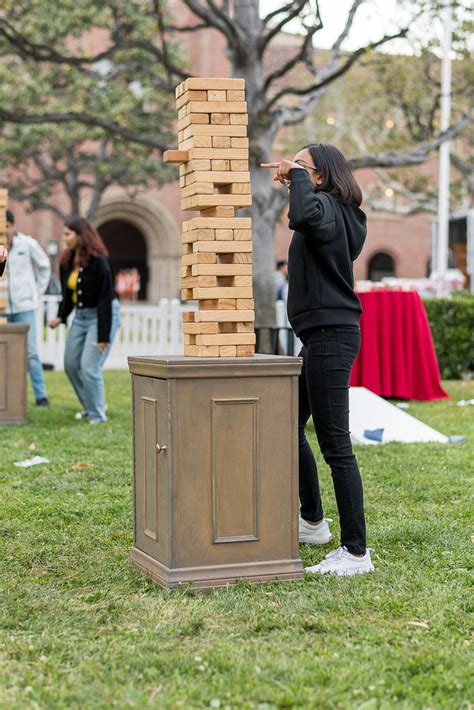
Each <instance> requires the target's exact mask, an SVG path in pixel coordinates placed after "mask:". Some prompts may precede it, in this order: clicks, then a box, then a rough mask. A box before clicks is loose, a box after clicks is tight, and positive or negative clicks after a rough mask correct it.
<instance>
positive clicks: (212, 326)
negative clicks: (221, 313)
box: [183, 321, 219, 335]
mask: <svg viewBox="0 0 474 710" xmlns="http://www.w3.org/2000/svg"><path fill="white" fill-rule="evenodd" d="M218 332H219V324H218V323H217V322H212V321H204V322H202V323H184V324H183V333H185V334H187V335H188V334H189V335H203V334H205V333H207V334H212V333H216V334H217V333H218Z"/></svg>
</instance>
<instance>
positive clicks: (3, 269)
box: [0, 261, 7, 276]
mask: <svg viewBox="0 0 474 710" xmlns="http://www.w3.org/2000/svg"><path fill="white" fill-rule="evenodd" d="M6 265H7V262H6V261H2V263H1V264H0V276H3V272H4V271H5V267H6Z"/></svg>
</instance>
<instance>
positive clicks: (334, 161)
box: [304, 143, 362, 207]
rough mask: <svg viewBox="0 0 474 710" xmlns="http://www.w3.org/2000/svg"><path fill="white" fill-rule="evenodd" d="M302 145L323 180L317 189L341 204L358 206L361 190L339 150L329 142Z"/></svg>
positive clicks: (360, 199)
mask: <svg viewBox="0 0 474 710" xmlns="http://www.w3.org/2000/svg"><path fill="white" fill-rule="evenodd" d="M304 147H305V149H306V150H308V151H309V153H310V155H311V157H312V159H313V162H314V165H315V167H316V168H318V169H319V170H320V171H321V177H322V178H323V182H322V184H321V185H318V188H317V189H318V190H321V191H322V192H327V193H328V194H329V195H332V196H333V197H334V198H335V199H336V200H337V201H338V202H340V203H341V204H342V205H356V206H357V207H360V204H361V202H362V190H361V189H360V186H359V183H358V182H357V180H356V179H355V177H354V176H353V174H352V172H351V169H350V167H349V163H348V162H347V160H346V159H345V157H344V156H343V154H342V153H341V151H340V150H338V149H337V148H336V146H334V145H330V144H329V143H309V144H308V145H305V146H304Z"/></svg>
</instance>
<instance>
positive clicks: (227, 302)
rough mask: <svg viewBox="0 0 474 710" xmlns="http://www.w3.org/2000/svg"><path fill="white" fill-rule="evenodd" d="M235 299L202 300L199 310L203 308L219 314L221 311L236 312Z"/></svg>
mask: <svg viewBox="0 0 474 710" xmlns="http://www.w3.org/2000/svg"><path fill="white" fill-rule="evenodd" d="M236 303H237V301H236V299H235V298H211V299H206V298H203V299H200V301H199V308H203V309H204V310H205V311H209V312H210V313H211V312H212V313H218V312H219V311H235V304H236Z"/></svg>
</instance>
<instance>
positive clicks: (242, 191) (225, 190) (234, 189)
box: [211, 161, 250, 195]
mask: <svg viewBox="0 0 474 710" xmlns="http://www.w3.org/2000/svg"><path fill="white" fill-rule="evenodd" d="M211 162H214V161H211ZM231 175H233V173H231ZM218 189H219V194H220V195H250V182H234V183H229V184H228V185H219V187H218Z"/></svg>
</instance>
